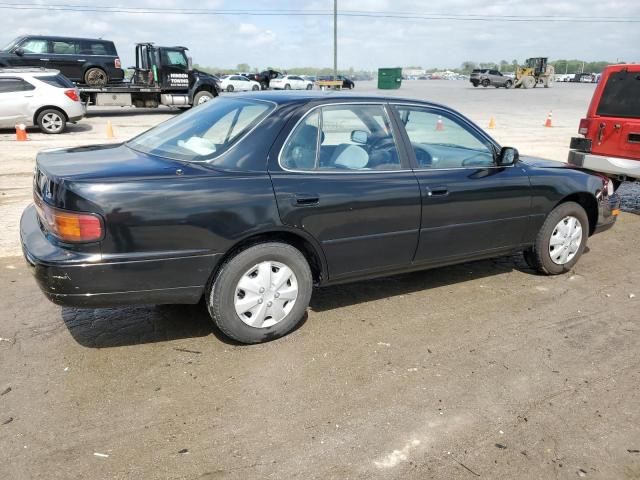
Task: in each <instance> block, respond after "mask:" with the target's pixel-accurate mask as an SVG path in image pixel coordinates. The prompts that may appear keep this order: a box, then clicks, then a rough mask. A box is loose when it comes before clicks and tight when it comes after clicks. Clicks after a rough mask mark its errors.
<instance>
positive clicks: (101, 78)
mask: <svg viewBox="0 0 640 480" xmlns="http://www.w3.org/2000/svg"><path fill="white" fill-rule="evenodd" d="M84 83H85V84H87V85H88V86H90V87H104V86H105V85H106V84H107V83H109V76H108V75H107V72H105V71H104V70H103V69H101V68H98V67H91V68H90V69H88V70H87V71H86V72H84Z"/></svg>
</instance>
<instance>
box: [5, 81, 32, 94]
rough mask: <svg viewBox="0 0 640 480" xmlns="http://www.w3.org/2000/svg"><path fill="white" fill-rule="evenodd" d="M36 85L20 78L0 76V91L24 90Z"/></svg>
mask: <svg viewBox="0 0 640 480" xmlns="http://www.w3.org/2000/svg"><path fill="white" fill-rule="evenodd" d="M35 88H36V87H34V86H33V85H31V84H30V83H29V82H27V81H25V80H22V79H21V78H0V93H11V92H25V91H27V90H35Z"/></svg>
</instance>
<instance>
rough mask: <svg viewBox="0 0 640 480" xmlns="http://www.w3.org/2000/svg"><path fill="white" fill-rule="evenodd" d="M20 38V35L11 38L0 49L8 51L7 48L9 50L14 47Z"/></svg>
mask: <svg viewBox="0 0 640 480" xmlns="http://www.w3.org/2000/svg"><path fill="white" fill-rule="evenodd" d="M21 39H22V37H18V38H14V39H13V40H11V41H10V42H9V43H7V44H6V45H5V46H4V47H3V48H2V51H3V52H8V51H9V50H11V49H12V48H13V47H15V46H16V45H17V44H18V42H19V41H20V40H21Z"/></svg>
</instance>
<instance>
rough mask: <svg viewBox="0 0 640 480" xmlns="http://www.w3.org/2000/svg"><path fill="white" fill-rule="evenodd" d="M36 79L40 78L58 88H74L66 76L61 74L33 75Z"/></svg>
mask: <svg viewBox="0 0 640 480" xmlns="http://www.w3.org/2000/svg"><path fill="white" fill-rule="evenodd" d="M33 78H35V79H36V80H40V81H41V82H44V83H46V84H48V85H51V86H52V87H60V88H74V87H75V85H74V84H73V83H71V80H69V79H68V78H67V77H65V76H63V75H41V76H39V77H33Z"/></svg>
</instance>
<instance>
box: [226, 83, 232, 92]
mask: <svg viewBox="0 0 640 480" xmlns="http://www.w3.org/2000/svg"><path fill="white" fill-rule="evenodd" d="M227 92H229V93H231V92H233V85H227Z"/></svg>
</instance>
